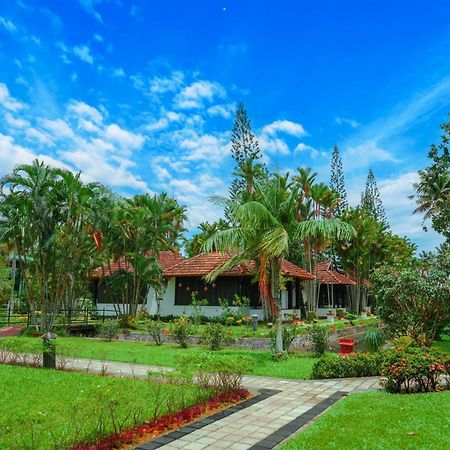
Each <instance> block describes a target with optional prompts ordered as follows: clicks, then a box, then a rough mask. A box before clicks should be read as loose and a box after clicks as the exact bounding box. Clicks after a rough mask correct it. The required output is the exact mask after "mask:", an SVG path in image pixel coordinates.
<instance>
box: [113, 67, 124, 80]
mask: <svg viewBox="0 0 450 450" xmlns="http://www.w3.org/2000/svg"><path fill="white" fill-rule="evenodd" d="M112 75H113V77H116V78H123V77H124V76H125V71H124V70H123V69H122V67H119V68H117V69H114V70H113V72H112Z"/></svg>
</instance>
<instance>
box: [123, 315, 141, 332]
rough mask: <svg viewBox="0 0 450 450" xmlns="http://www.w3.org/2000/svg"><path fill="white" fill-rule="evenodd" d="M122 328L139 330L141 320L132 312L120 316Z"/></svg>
mask: <svg viewBox="0 0 450 450" xmlns="http://www.w3.org/2000/svg"><path fill="white" fill-rule="evenodd" d="M119 324H120V328H123V329H125V330H137V328H138V326H139V320H138V318H137V317H136V316H133V315H131V314H124V315H123V316H120V318H119Z"/></svg>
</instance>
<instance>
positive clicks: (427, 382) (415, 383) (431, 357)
mask: <svg viewBox="0 0 450 450" xmlns="http://www.w3.org/2000/svg"><path fill="white" fill-rule="evenodd" d="M381 375H383V376H384V377H385V380H384V386H385V389H386V390H387V391H388V392H395V393H398V392H406V393H409V392H433V391H439V390H440V389H441V384H442V382H443V380H442V377H446V378H447V380H446V382H447V383H449V382H450V356H449V355H445V354H443V353H442V352H440V351H439V350H436V349H428V348H421V347H408V348H406V349H404V350H402V351H399V350H396V351H389V352H385V353H384V354H383V359H382V364H381Z"/></svg>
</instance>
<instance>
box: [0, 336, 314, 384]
mask: <svg viewBox="0 0 450 450" xmlns="http://www.w3.org/2000/svg"><path fill="white" fill-rule="evenodd" d="M16 340H17V341H18V342H20V343H21V347H22V348H23V350H22V351H25V352H26V351H30V346H38V347H39V346H41V345H42V344H41V339H39V338H32V337H19V338H16ZM56 342H57V349H58V350H57V351H59V352H61V353H64V354H65V355H67V356H73V357H80V358H88V359H91V358H92V359H101V360H111V361H122V362H128V363H139V364H151V365H156V366H169V367H174V366H175V364H176V356H177V355H180V354H196V355H199V357H201V355H202V354H203V353H205V352H207V351H208V350H206V349H205V348H203V347H199V346H192V347H189V348H187V349H182V348H180V347H178V346H175V345H168V344H164V345H162V346H160V347H158V346H156V345H155V344H149V343H140V342H124V341H113V342H106V341H102V340H99V339H89V338H79V337H59V338H57V340H56ZM1 344H2V342H1V340H0V346H1ZM16 350H17V351H19V350H20V348H16ZM215 353H219V354H223V355H235V356H236V357H237V358H239V356H250V357H252V358H253V359H254V360H255V369H254V371H253V372H252V373H253V374H254V375H265V376H272V377H281V378H293V379H299V380H302V379H308V378H310V377H311V369H312V366H313V364H314V362H315V361H316V359H315V358H313V357H312V356H310V355H305V354H292V355H290V356H289V358H288V359H287V360H285V361H279V362H274V361H272V359H271V353H270V352H269V351H254V350H240V349H226V350H220V351H218V352H215Z"/></svg>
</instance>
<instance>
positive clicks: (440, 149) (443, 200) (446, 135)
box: [412, 122, 450, 243]
mask: <svg viewBox="0 0 450 450" xmlns="http://www.w3.org/2000/svg"><path fill="white" fill-rule="evenodd" d="M441 129H442V135H441V142H440V143H439V145H438V146H436V145H434V144H433V145H432V146H431V149H430V151H429V153H428V158H429V159H430V160H431V164H430V165H429V166H428V167H427V168H425V169H423V170H420V171H419V182H418V183H416V184H415V185H414V188H415V191H416V192H415V195H413V196H412V198H414V199H415V200H416V203H417V208H416V210H415V211H414V212H415V213H421V214H423V215H424V219H431V224H432V226H433V228H434V229H435V230H436V231H437V232H438V233H441V234H442V235H443V236H444V237H445V239H446V240H447V242H448V243H450V149H449V142H450V122H447V123H444V124H443V125H442V126H441ZM424 228H425V230H426V227H424Z"/></svg>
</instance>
